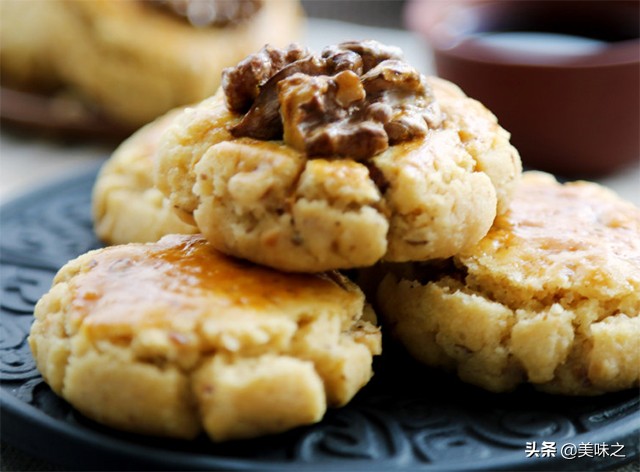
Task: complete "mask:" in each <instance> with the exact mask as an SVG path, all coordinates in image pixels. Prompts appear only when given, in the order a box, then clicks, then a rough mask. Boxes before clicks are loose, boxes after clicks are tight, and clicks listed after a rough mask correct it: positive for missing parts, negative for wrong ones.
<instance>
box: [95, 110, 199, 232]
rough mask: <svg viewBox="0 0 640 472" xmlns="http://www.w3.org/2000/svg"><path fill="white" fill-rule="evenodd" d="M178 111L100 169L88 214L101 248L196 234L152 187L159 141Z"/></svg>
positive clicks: (124, 144)
mask: <svg viewBox="0 0 640 472" xmlns="http://www.w3.org/2000/svg"><path fill="white" fill-rule="evenodd" d="M180 112H181V110H180V109H176V110H173V111H171V112H169V113H167V114H165V115H164V116H162V117H160V118H158V119H157V120H155V121H153V122H151V123H149V124H148V125H146V126H143V127H142V128H141V129H139V130H138V131H136V132H135V133H134V134H133V135H132V136H130V137H129V138H128V139H126V140H125V141H124V142H122V143H121V144H120V146H118V148H117V149H116V150H115V151H114V152H113V154H112V155H111V157H110V158H109V159H108V160H107V161H106V162H105V163H104V165H103V166H102V168H101V169H100V172H99V174H98V177H97V179H96V182H95V184H94V186H93V194H92V211H93V224H94V231H95V233H96V235H97V236H98V237H99V238H100V239H101V240H102V241H104V242H105V243H107V244H126V243H132V242H139V243H145V242H153V241H157V240H158V239H160V238H161V237H162V236H165V235H167V234H192V233H196V232H198V228H196V227H195V226H193V225H191V224H188V223H185V222H183V221H182V220H181V219H180V218H179V217H178V215H176V213H175V211H174V210H173V208H172V207H171V204H170V203H169V201H168V200H167V199H166V198H165V197H164V195H163V194H162V193H161V192H160V191H159V190H158V189H156V188H155V187H154V184H153V168H154V161H155V159H156V150H157V148H158V145H159V141H160V136H161V135H162V133H164V131H165V129H166V128H167V127H168V126H169V125H170V124H171V123H172V122H173V119H174V118H175V117H176V116H177V114H179V113H180Z"/></svg>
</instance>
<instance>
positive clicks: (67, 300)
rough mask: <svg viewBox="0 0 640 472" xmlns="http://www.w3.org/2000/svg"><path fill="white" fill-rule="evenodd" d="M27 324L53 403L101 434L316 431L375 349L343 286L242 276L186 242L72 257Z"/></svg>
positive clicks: (259, 271)
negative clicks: (92, 423) (98, 426)
mask: <svg viewBox="0 0 640 472" xmlns="http://www.w3.org/2000/svg"><path fill="white" fill-rule="evenodd" d="M35 317H36V320H35V322H34V324H33V326H32V328H31V333H30V336H29V344H30V346H31V349H32V352H33V355H34V358H35V360H36V365H37V367H38V369H39V370H40V372H41V373H42V375H43V377H44V379H45V381H46V382H47V383H48V384H49V385H50V386H51V388H52V389H53V391H54V392H55V393H57V394H58V395H60V396H62V397H64V398H65V399H66V400H67V401H68V402H69V403H71V404H72V405H73V406H74V407H75V408H76V409H77V410H79V411H80V412H81V413H83V414H84V415H86V416H88V417H89V418H92V419H94V420H96V421H98V422H101V423H104V424H106V425H108V426H111V427H115V428H119V429H123V430H127V431H133V432H137V433H143V434H151V435H161V436H171V437H178V438H193V437H195V436H196V435H197V434H198V433H199V432H200V431H202V430H204V431H205V432H206V433H207V434H208V435H209V437H210V438H211V439H212V440H214V441H223V440H229V439H239V438H249V437H255V436H260V435H264V434H270V433H277V432H281V431H285V430H288V429H291V428H294V427H296V426H300V425H305V424H310V423H314V422H317V421H319V420H320V419H321V418H322V416H323V415H324V413H325V411H326V409H327V407H328V406H331V407H334V406H341V405H344V404H345V403H347V402H348V401H349V400H350V399H351V398H352V397H353V396H354V395H355V394H356V393H357V392H358V390H359V389H360V388H361V387H362V386H363V385H364V384H366V383H367V382H368V381H369V379H370V378H371V375H372V356H373V355H375V354H379V353H380V349H381V339H380V331H379V329H378V328H376V327H375V326H374V325H373V324H371V323H370V322H369V321H367V320H365V318H366V319H369V320H372V321H374V320H375V315H374V314H373V311H372V310H371V309H370V307H368V305H365V301H364V295H363V294H362V292H361V291H360V290H359V289H358V287H357V286H356V285H354V284H353V283H352V282H350V281H349V280H348V279H346V278H345V277H343V276H341V275H340V274H338V273H337V272H326V273H322V274H314V275H308V274H285V273H281V272H277V271H274V270H272V269H269V268H265V267H261V266H256V265H253V264H251V263H248V262H246V261H242V260H238V259H233V258H231V257H229V256H225V255H223V254H221V253H219V252H217V251H216V250H215V249H213V248H212V247H211V245H210V244H208V243H207V241H206V240H205V239H204V238H203V237H202V236H199V235H170V236H166V237H165V238H163V239H161V240H160V241H158V242H156V243H147V244H136V243H132V244H127V245H121V246H111V247H107V248H103V249H98V250H94V251H91V252H89V253H87V254H85V255H82V256H80V257H78V258H77V259H75V260H73V261H71V262H69V263H68V264H67V265H65V266H64V267H63V268H62V269H60V271H59V272H58V274H57V275H56V277H55V279H54V283H53V286H52V288H51V290H50V291H49V292H48V293H47V294H45V295H44V296H43V297H42V298H41V299H40V301H39V302H38V304H37V305H36V309H35Z"/></svg>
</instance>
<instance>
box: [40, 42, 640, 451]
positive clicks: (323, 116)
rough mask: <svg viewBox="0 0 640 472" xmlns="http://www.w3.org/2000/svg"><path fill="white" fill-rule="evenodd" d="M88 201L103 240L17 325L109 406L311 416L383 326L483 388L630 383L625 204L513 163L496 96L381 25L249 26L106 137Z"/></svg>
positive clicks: (633, 273) (203, 417) (130, 410)
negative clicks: (343, 28) (238, 55)
mask: <svg viewBox="0 0 640 472" xmlns="http://www.w3.org/2000/svg"><path fill="white" fill-rule="evenodd" d="M152 174H153V178H151V175H152ZM93 201H94V215H95V224H96V232H97V234H98V235H99V236H100V237H101V238H102V239H103V240H104V241H106V242H108V243H110V244H118V245H114V246H110V247H107V248H104V249H100V250H97V251H93V252H90V253H88V254H85V255H83V256H80V257H79V258H77V259H76V260H74V261H71V262H70V263H69V264H67V265H66V266H65V267H63V268H62V269H61V270H60V272H59V273H58V275H57V276H56V278H55V280H54V284H53V287H52V289H51V291H50V292H49V293H48V294H46V295H45V296H44V297H43V298H42V299H41V300H40V302H39V303H38V305H37V307H36V313H35V314H36V321H35V323H34V325H33V328H32V332H31V336H30V343H31V347H32V350H33V352H34V356H35V358H36V362H37V365H38V368H39V369H40V371H41V372H42V374H43V376H44V378H45V380H46V381H47V382H48V383H49V385H51V387H52V389H53V390H54V391H55V392H56V393H58V394H59V395H61V396H63V397H65V398H66V399H67V400H68V401H69V402H70V403H71V404H73V405H74V406H75V407H76V408H77V409H78V410H79V411H81V412H82V413H84V414H85V415H87V416H89V417H91V418H93V419H96V420H97V421H100V422H103V423H105V424H108V425H111V426H114V427H117V428H121V429H125V430H130V431H137V432H142V433H147V434H154V435H166V436H175V437H185V438H189V437H194V436H195V435H197V434H198V433H199V432H200V431H202V430H204V431H205V432H206V433H207V434H208V435H209V437H210V438H211V439H212V440H214V441H222V440H228V439H236V438H247V437H255V436H259V435H263V434H269V433H276V432H280V431H285V430H287V429H290V428H293V427H296V426H299V425H304V424H310V423H313V422H316V421H319V420H320V419H321V418H322V416H323V415H324V413H325V411H326V408H327V407H332V406H333V407H335V406H341V405H344V404H345V403H347V402H348V401H349V400H350V399H351V398H352V397H353V396H354V395H355V394H356V393H357V392H358V391H359V389H360V388H362V387H363V386H364V385H365V384H366V383H367V382H368V381H369V379H370V378H371V375H372V359H373V356H375V355H378V354H380V353H381V331H380V330H381V329H382V330H388V332H389V333H390V334H391V335H392V336H393V337H394V338H395V339H397V340H398V341H399V342H401V343H402V344H403V345H404V346H405V347H406V349H407V350H408V352H409V353H411V354H412V355H413V356H414V357H416V358H417V359H418V360H420V361H423V362H424V363H425V364H427V365H431V366H439V367H443V368H445V369H450V370H452V371H455V372H457V373H458V375H459V376H460V378H461V379H462V380H464V381H467V382H470V383H473V384H475V385H479V386H482V387H484V388H486V389H489V390H492V391H505V390H510V389H513V388H515V387H516V386H517V385H518V384H520V383H523V382H528V383H531V384H533V385H534V386H536V387H538V388H541V389H543V390H546V391H551V392H555V393H561V394H597V393H603V392H609V391H614V390H621V389H625V388H630V387H632V386H635V385H637V384H638V379H639V372H638V369H639V366H640V359H639V355H640V354H639V349H638V340H639V339H640V336H639V334H640V323H639V320H640V318H639V316H638V315H639V313H640V297H639V293H640V210H638V209H637V208H635V207H634V206H633V205H631V204H629V203H626V202H624V201H622V200H620V199H619V198H618V197H616V196H615V195H613V194H612V193H611V192H609V191H607V190H605V189H603V188H602V187H599V186H597V185H595V184H590V183H584V182H580V183H570V184H565V185H561V184H559V183H557V182H556V181H555V179H553V177H551V176H549V175H546V174H540V173H525V174H524V176H522V175H521V164H520V159H519V156H518V153H517V151H516V150H515V149H514V148H513V147H512V146H511V145H510V143H509V135H508V133H507V132H506V131H505V130H504V129H502V128H501V127H500V126H499V125H498V122H497V120H496V118H495V117H494V116H493V115H492V114H491V112H489V111H488V110H487V109H486V108H485V107H483V106H482V105H481V104H480V103H478V102H477V101H474V100H473V99H471V98H469V97H467V96H465V95H464V93H463V92H462V91H461V90H460V89H459V88H457V87H456V86H455V85H453V84H451V83H448V82H446V81H443V80H441V79H438V78H435V77H424V76H423V75H421V74H420V73H419V72H418V71H416V70H415V69H414V68H413V67H411V65H410V64H407V63H406V62H405V61H404V59H403V56H402V52H401V51H399V50H398V49H397V48H395V47H391V46H386V45H383V44H380V43H378V42H375V41H357V42H356V41H354V42H346V43H342V44H338V45H335V46H330V47H327V48H325V49H324V50H322V51H320V52H319V53H316V52H312V51H309V50H307V49H305V48H302V47H300V46H297V45H291V46H289V47H288V48H286V49H277V48H273V47H270V46H265V47H264V48H263V49H262V50H260V51H258V52H257V53H255V54H253V55H250V56H248V57H247V58H245V59H244V60H243V61H241V62H240V63H238V65H237V66H235V67H232V68H228V69H226V70H225V71H224V73H223V75H222V86H221V88H220V90H219V91H218V92H217V93H216V94H215V95H213V96H211V97H210V98H208V99H205V100H204V101H202V102H201V103H199V104H197V105H195V106H193V107H190V108H186V109H184V110H181V111H176V112H172V113H171V114H170V115H167V116H166V117H164V118H161V119H159V120H157V121H155V122H153V123H151V124H149V125H147V126H146V127H144V128H142V129H141V130H140V131H138V132H137V133H136V134H135V135H134V136H132V137H131V138H130V139H129V140H128V141H126V142H124V143H123V144H122V145H121V146H120V148H119V149H118V150H117V151H116V152H115V153H114V155H113V157H112V158H111V160H110V161H109V162H107V164H106V165H105V166H104V167H103V169H102V171H101V173H100V175H99V177H98V180H97V182H96V186H95V188H94V200H93ZM172 233H180V234H172ZM163 235H166V236H164V237H162V236H163ZM159 238H161V239H159ZM158 239H159V241H158ZM132 241H136V242H132ZM125 243H129V244H125ZM345 269H349V270H352V272H353V271H357V272H358V274H359V277H358V280H359V281H366V282H365V283H363V284H362V289H361V288H359V287H358V286H357V285H356V284H355V283H354V282H353V281H351V280H350V279H348V278H346V277H345V276H344V275H342V274H341V273H340V272H339V271H340V270H345ZM363 289H364V292H366V293H367V295H368V300H365V295H364V293H363ZM372 306H373V307H374V308H375V310H376V311H377V312H378V316H379V321H380V326H381V328H380V327H378V326H377V324H378V321H377V319H376V315H375V314H374V309H373V308H372Z"/></svg>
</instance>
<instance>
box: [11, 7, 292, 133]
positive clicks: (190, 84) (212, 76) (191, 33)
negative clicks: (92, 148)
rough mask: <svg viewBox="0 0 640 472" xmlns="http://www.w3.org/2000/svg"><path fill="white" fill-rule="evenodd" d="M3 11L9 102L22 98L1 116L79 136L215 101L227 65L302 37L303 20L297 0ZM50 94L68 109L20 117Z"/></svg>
mask: <svg viewBox="0 0 640 472" xmlns="http://www.w3.org/2000/svg"><path fill="white" fill-rule="evenodd" d="M0 8H1V10H0V13H1V14H2V28H1V29H0V57H1V60H0V67H1V75H2V88H3V99H4V98H6V97H5V94H4V92H7V91H8V92H13V91H18V92H21V93H22V95H16V94H14V95H13V96H9V98H10V99H12V100H10V101H9V103H3V107H2V108H3V117H5V116H6V117H7V119H8V121H12V122H14V123H20V122H22V124H27V125H29V124H32V125H38V124H40V126H42V125H45V127H47V126H46V125H47V124H48V125H49V126H48V127H49V128H54V127H55V126H54V125H55V123H51V122H50V121H51V120H60V122H61V126H63V127H64V126H69V125H71V128H75V129H76V130H78V128H81V126H80V125H81V123H82V122H83V121H87V122H91V121H90V117H92V118H94V119H95V117H100V120H101V121H100V122H99V124H98V128H100V126H101V125H102V126H113V127H114V128H116V129H118V130H119V134H120V136H125V135H126V132H127V131H128V132H131V131H133V130H135V129H137V128H139V127H140V126H142V125H144V124H146V123H148V122H150V121H152V120H153V119H155V118H157V117H158V116H159V115H161V114H163V113H165V112H167V111H168V110H170V109H172V108H175V107H177V106H180V105H186V104H189V103H192V102H197V101H199V100H201V99H203V98H205V97H207V96H209V95H211V94H212V93H213V92H214V91H215V89H216V88H217V87H218V85H219V83H220V76H221V72H222V70H223V69H224V68H225V67H227V66H229V65H233V64H235V63H236V62H238V61H239V60H240V59H242V58H243V57H245V56H246V55H247V54H248V53H250V52H252V51H254V50H256V49H258V48H260V47H262V46H263V45H264V44H265V43H271V44H274V45H284V44H287V43H289V42H290V41H293V40H296V39H297V38H298V35H299V33H300V31H301V27H302V22H303V21H302V20H303V14H302V9H301V7H300V5H299V3H298V2H297V1H278V0H240V1H235V0H234V1H227V0H206V1H188V0H181V1H180V0H175V1H170V0H166V1H162V0H125V1H118V2H112V1H109V0H96V1H90V2H82V1H73V0H71V1H65V0H46V1H41V0H34V1H29V2H23V1H19V0H17V1H15V0H3V1H2V2H1V3H0ZM275 25H277V27H275ZM24 94H27V95H24ZM42 96H44V97H45V98H46V99H47V100H48V99H51V98H52V97H53V98H55V97H60V96H62V97H64V98H66V99H67V103H66V109H65V110H61V109H60V108H61V107H60V106H58V107H57V108H54V109H50V108H47V107H46V105H45V104H42V103H41V104H40V105H41V108H40V109H39V111H35V112H33V113H31V114H29V115H28V116H23V117H20V116H19V115H20V109H21V107H20V106H19V104H20V99H22V100H23V103H24V100H31V103H30V104H28V105H27V106H26V107H22V109H23V110H24V113H28V112H29V110H31V108H30V106H31V105H33V101H34V100H35V101H37V98H38V97H40V98H42ZM16 100H18V103H16ZM74 101H75V102H76V105H75V110H74V106H73V105H70V104H72V103H73V102H74ZM3 102H5V100H3ZM8 105H12V106H11V107H10V108H8V107H7V106H8ZM58 105H60V102H59V101H58ZM43 111H44V112H49V113H50V115H49V118H48V120H49V122H47V120H43V119H42V117H41V116H39V115H42V113H43ZM24 113H23V115H24ZM102 121H104V122H105V123H102ZM80 131H81V129H80Z"/></svg>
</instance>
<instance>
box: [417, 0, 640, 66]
mask: <svg viewBox="0 0 640 472" xmlns="http://www.w3.org/2000/svg"><path fill="white" fill-rule="evenodd" d="M512 3H514V2H513V1H512V2H508V1H506V0H479V1H478V0H476V1H455V0H454V1H442V0H435V1H433V0H413V1H411V2H409V3H408V5H407V8H406V9H405V23H406V24H407V26H408V27H409V28H410V29H411V30H413V31H416V32H418V33H419V34H421V35H423V36H424V37H425V38H426V39H427V41H428V42H429V43H430V46H431V47H432V49H433V51H434V53H435V54H444V55H447V56H451V57H455V58H457V59H460V60H465V61H468V62H478V63H487V64H496V65H505V66H507V65H508V66H522V67H535V68H549V69H574V68H575V69H577V68H603V67H614V66H625V65H633V66H636V65H638V64H640V37H639V38H633V39H626V40H620V41H615V42H609V43H607V45H606V46H604V47H603V48H599V49H598V50H597V51H594V52H587V53H580V54H571V53H566V52H563V53H560V54H554V53H553V52H549V53H547V52H545V53H536V52H530V51H527V52H521V51H518V52H514V51H510V50H507V49H504V48H500V47H496V46H492V45H490V44H487V43H486V42H484V41H479V40H478V38H477V36H476V35H477V33H478V32H482V31H483V30H478V29H473V30H467V31H458V32H457V34H456V32H454V31H453V28H450V27H449V26H450V24H451V17H452V15H453V14H454V13H460V12H463V13H466V14H471V15H475V17H474V18H473V20H475V19H477V18H478V17H479V14H480V9H481V8H482V7H486V6H487V5H491V6H493V7H501V5H507V4H512ZM542 3H544V2H542ZM425 19H426V21H425ZM485 31H490V30H489V29H487V30H485Z"/></svg>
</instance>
